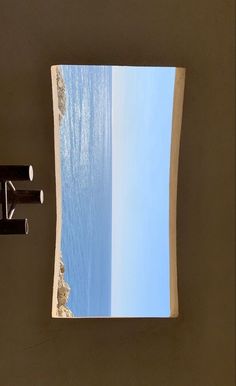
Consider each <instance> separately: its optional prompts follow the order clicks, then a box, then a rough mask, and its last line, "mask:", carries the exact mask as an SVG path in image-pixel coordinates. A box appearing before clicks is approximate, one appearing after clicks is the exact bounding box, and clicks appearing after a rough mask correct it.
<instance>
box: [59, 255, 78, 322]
mask: <svg viewBox="0 0 236 386" xmlns="http://www.w3.org/2000/svg"><path fill="white" fill-rule="evenodd" d="M64 272H65V267H64V263H63V261H62V258H61V260H60V271H59V277H58V289H57V316H59V317H62V318H63V317H64V318H73V316H74V315H73V313H72V312H71V310H70V309H69V308H68V307H67V306H66V304H67V301H68V299H69V295H70V287H69V285H68V283H67V282H66V281H65V279H64Z"/></svg>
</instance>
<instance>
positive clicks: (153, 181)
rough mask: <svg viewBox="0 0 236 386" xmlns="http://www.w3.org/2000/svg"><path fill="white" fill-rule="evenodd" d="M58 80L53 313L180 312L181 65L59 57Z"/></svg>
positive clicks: (152, 314) (55, 89)
mask: <svg viewBox="0 0 236 386" xmlns="http://www.w3.org/2000/svg"><path fill="white" fill-rule="evenodd" d="M52 84H53V108H54V131H55V163H56V166H55V167H56V187H57V217H58V221H57V246H56V257H55V274H54V291H53V312H52V315H53V316H56V317H169V316H176V315H177V313H178V307H177V275H176V250H175V244H176V240H175V233H176V229H175V220H176V213H175V212H176V194H177V191H176V190H177V177H176V176H177V169H178V146H179V136H180V125H181V117H180V122H177V123H176V122H175V116H178V114H176V109H177V110H178V111H177V112H178V113H179V112H180V113H181V111H182V110H181V109H182V100H183V95H182V94H183V84H184V70H183V69H176V68H175V67H133V66H102V65H58V66H53V67H52ZM176 85H178V89H176ZM178 94H180V95H179V96H178ZM180 116H181V114H180ZM175 127H176V128H175ZM174 128H175V132H174ZM173 133H174V134H175V137H176V138H177V140H175V141H173ZM173 146H174V147H173ZM173 149H174V151H173ZM173 165H174V166H173ZM172 177H173V178H172ZM172 180H173V181H174V182H173V181H172ZM171 232H172V235H171V234H170V233H171ZM171 297H172V299H171ZM173 299H174V300H173Z"/></svg>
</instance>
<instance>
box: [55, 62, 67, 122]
mask: <svg viewBox="0 0 236 386" xmlns="http://www.w3.org/2000/svg"><path fill="white" fill-rule="evenodd" d="M57 97H58V110H59V123H61V120H62V118H63V116H64V114H65V111H66V87H65V81H64V79H63V76H62V73H61V70H60V68H59V67H57Z"/></svg>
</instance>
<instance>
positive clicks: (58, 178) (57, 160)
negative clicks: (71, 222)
mask: <svg viewBox="0 0 236 386" xmlns="http://www.w3.org/2000/svg"><path fill="white" fill-rule="evenodd" d="M57 67H58V66H52V67H51V80H52V98H53V121H54V155H55V184H56V240H55V258H54V277H53V292H52V313H51V315H52V317H54V318H56V317H58V315H57V289H58V277H59V269H60V254H61V228H62V210H61V205H62V203H61V201H62V197H61V160H60V131H59V109H58V90H57Z"/></svg>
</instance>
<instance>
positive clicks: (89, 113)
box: [60, 65, 112, 316]
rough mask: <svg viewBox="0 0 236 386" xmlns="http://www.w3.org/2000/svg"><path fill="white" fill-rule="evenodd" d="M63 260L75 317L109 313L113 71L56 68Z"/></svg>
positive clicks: (69, 302) (68, 67)
mask: <svg viewBox="0 0 236 386" xmlns="http://www.w3.org/2000/svg"><path fill="white" fill-rule="evenodd" d="M60 69H61V72H62V75H63V78H64V81H65V86H66V100H67V103H66V112H65V115H64V118H63V120H62V122H61V127H60V132H61V137H60V142H61V173H62V245H61V249H62V256H63V260H64V263H65V280H66V281H67V282H68V283H69V285H70V287H71V292H70V297H69V301H68V307H69V308H70V309H71V310H72V312H73V313H74V315H75V316H98V315H100V316H109V315H110V314H111V231H112V229H111V228H112V154H111V151H112V142H111V140H112V138H111V133H112V67H111V66H71V65H70V66H66V65H63V66H60Z"/></svg>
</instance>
